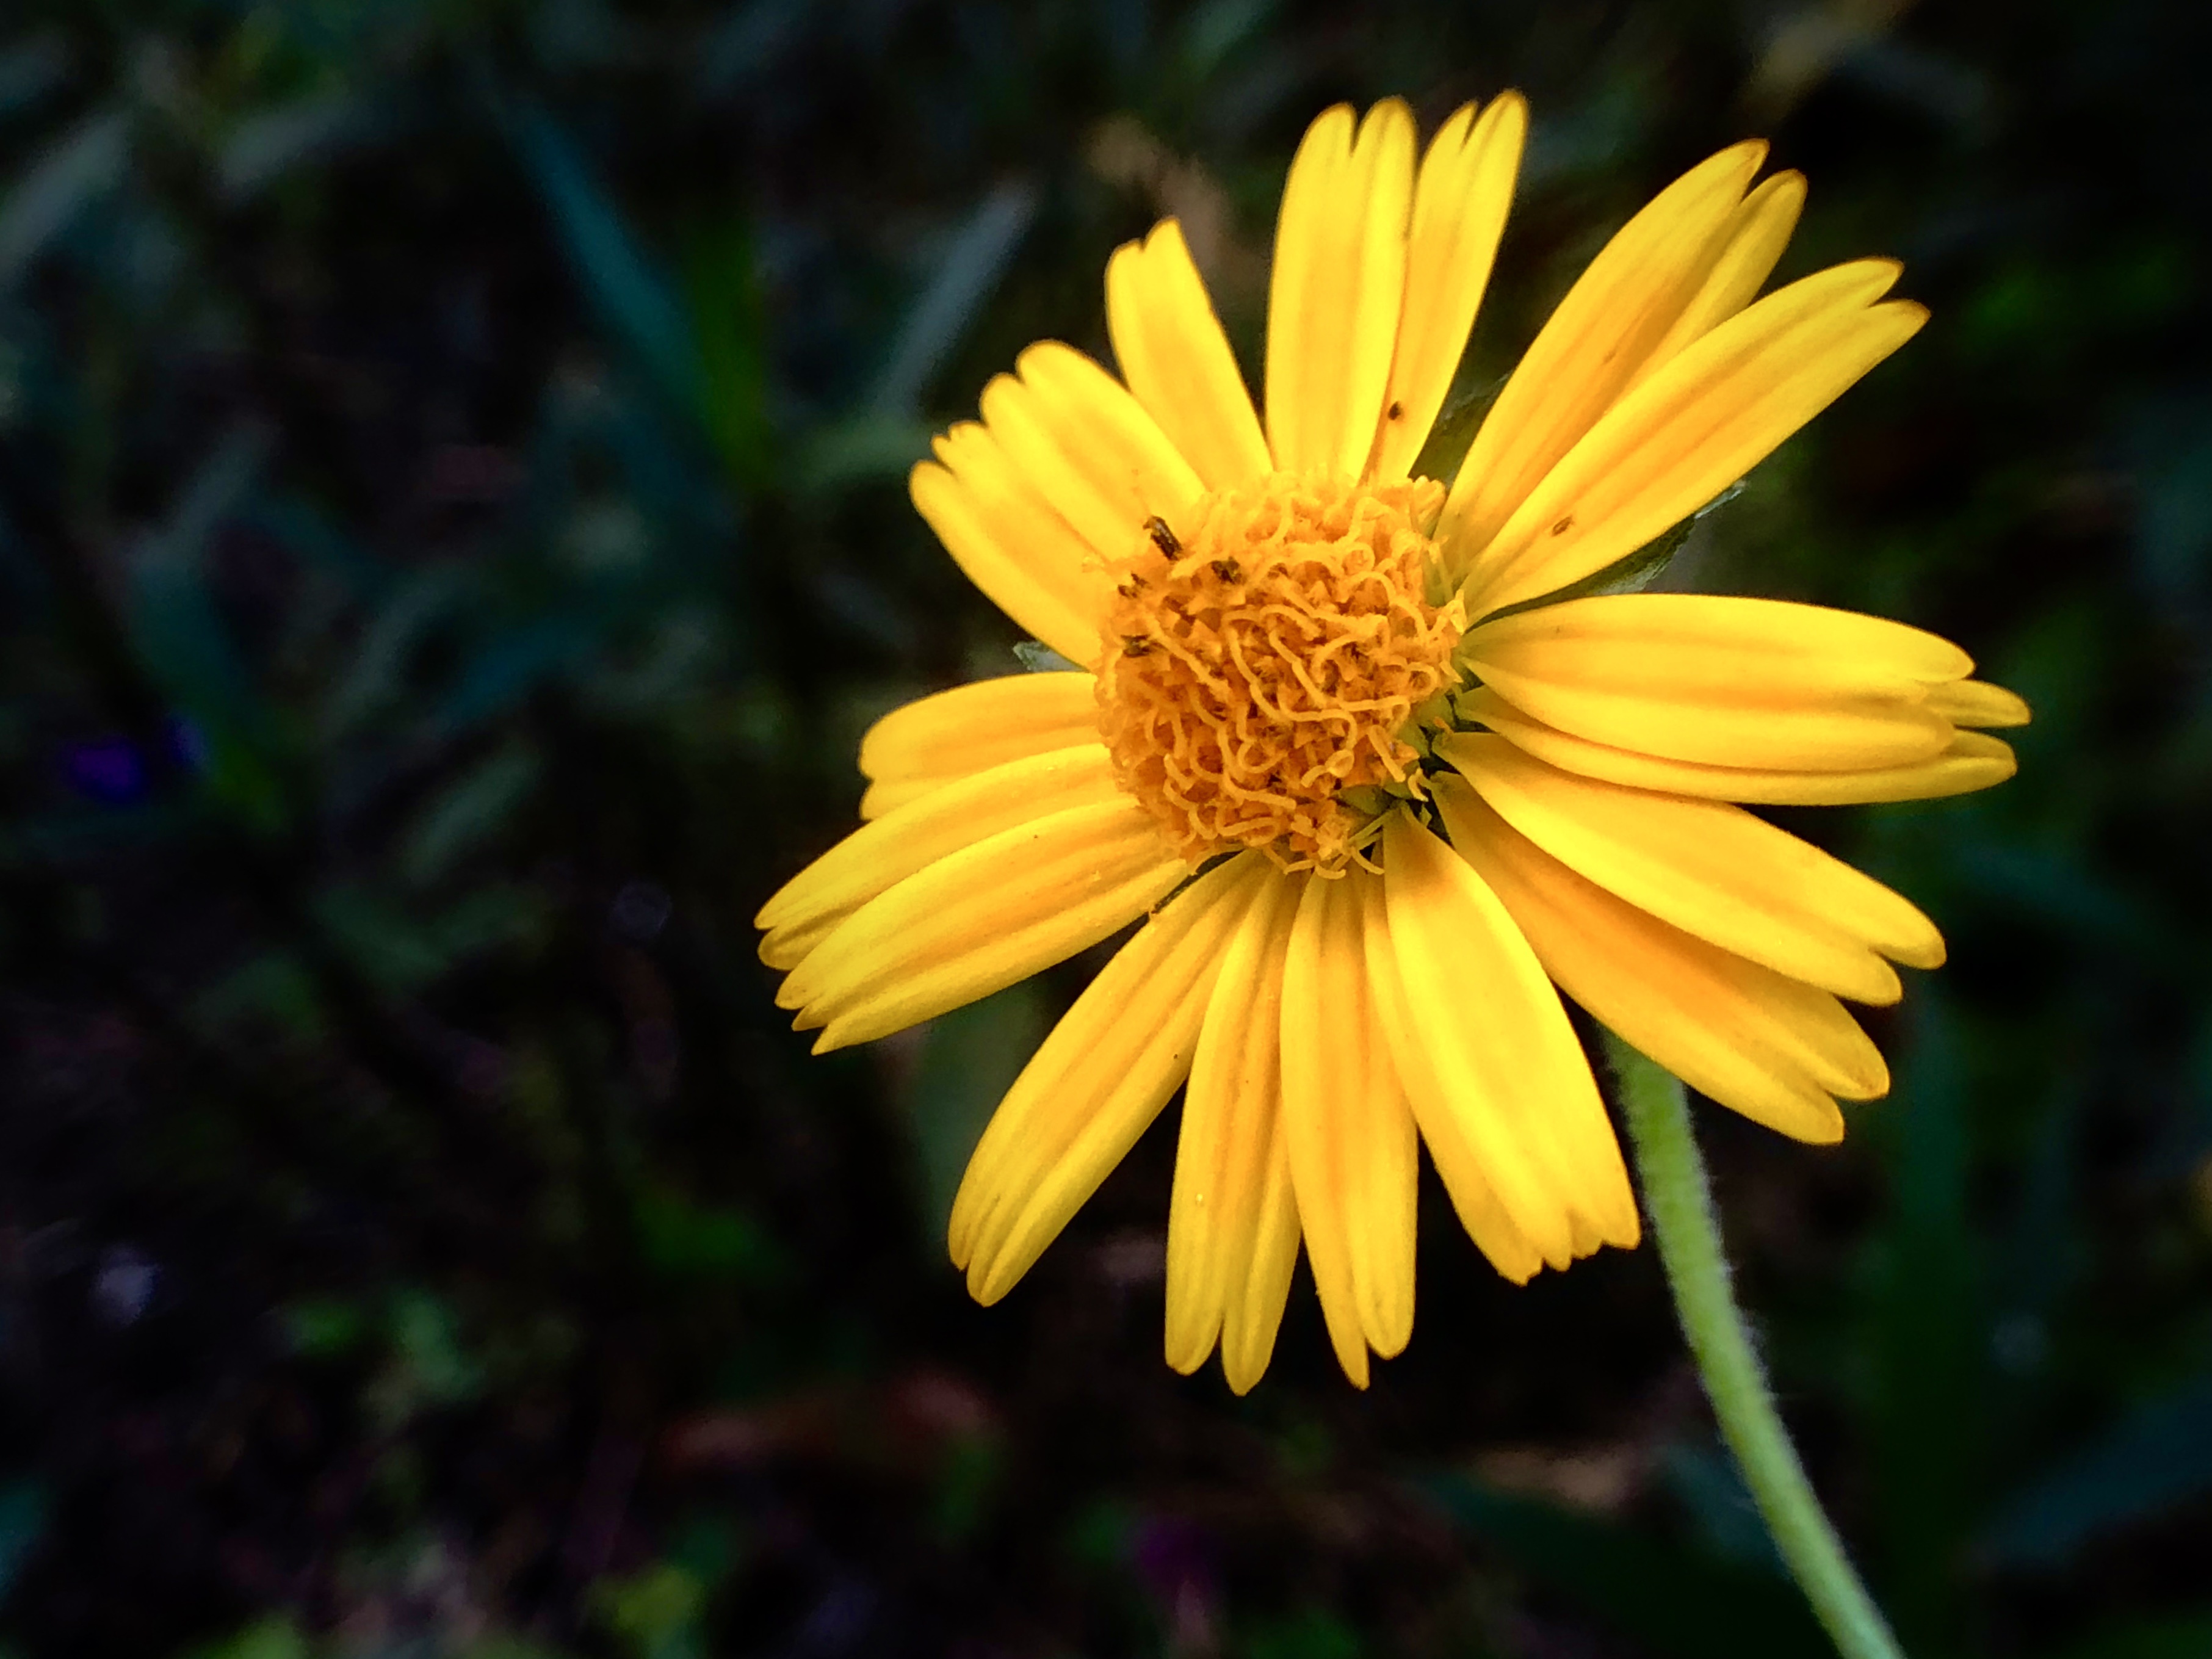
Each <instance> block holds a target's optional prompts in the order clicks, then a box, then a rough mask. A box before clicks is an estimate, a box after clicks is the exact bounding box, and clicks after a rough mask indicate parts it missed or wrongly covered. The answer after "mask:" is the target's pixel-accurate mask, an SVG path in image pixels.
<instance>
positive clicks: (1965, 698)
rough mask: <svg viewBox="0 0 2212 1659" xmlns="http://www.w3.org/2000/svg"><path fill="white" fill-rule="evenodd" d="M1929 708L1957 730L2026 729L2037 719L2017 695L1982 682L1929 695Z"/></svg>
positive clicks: (1956, 685)
mask: <svg viewBox="0 0 2212 1659" xmlns="http://www.w3.org/2000/svg"><path fill="white" fill-rule="evenodd" d="M1928 704H1929V708H1933V709H1935V710H1936V713H1938V714H1941V715H1942V716H1943V718H1944V719H1945V720H1949V721H1950V722H1951V723H1952V724H1953V725H1954V726H2026V725H2027V723H2028V721H2029V720H2033V718H2034V716H2033V714H2030V713H2029V711H2028V707H2027V700H2026V699H2025V698H2023V697H2022V696H2021V695H2020V694H2019V693H2018V692H2016V691H2008V690H2005V689H2004V687H2002V685H1990V684H1987V683H1986V682H1984V681H1982V680H1955V681H1954V682H1953V683H1952V684H1948V685H1943V686H1938V687H1936V689H1935V690H1932V691H1930V692H1929V694H1928Z"/></svg>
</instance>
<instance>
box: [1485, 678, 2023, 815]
mask: <svg viewBox="0 0 2212 1659" xmlns="http://www.w3.org/2000/svg"><path fill="white" fill-rule="evenodd" d="M1460 708H1461V710H1462V713H1463V714H1465V715H1466V716H1467V717H1468V719H1470V720H1475V721H1479V722H1480V724H1482V725H1484V726H1488V727H1489V728H1490V729H1491V730H1492V731H1493V732H1498V734H1499V735H1500V736H1502V737H1506V738H1511V739H1512V740H1513V743H1514V744H1515V745H1516V747H1519V748H1522V749H1525V750H1528V752H1529V753H1530V754H1532V755H1534V757H1536V758H1537V759H1538V760H1541V761H1543V762H1546V763H1548V764H1550V765H1553V766H1556V767H1558V768H1559V769H1561V770H1563V771H1567V772H1579V773H1581V774H1582V775H1583V776H1584V777H1586V778H1603V779H1604V780H1605V781H1607V782H1608V783H1625V784H1626V785H1628V786H1629V787H1631V788H1632V789H1656V790H1659V791H1661V792H1662V793H1667V794H1671V795H1695V796H1698V797H1699V798H1700V799H1705V800H1733V801H1747V802H1751V803H1753V804H1756V805H1771V806H1842V805H1849V804H1850V803H1852V802H1856V801H1881V800H1927V799H1932V798H1934V797H1936V796H1938V795H1963V794H1966V793H1969V792H1971V791H1972V790H1976V789H1987V788H1988V787H1990V785H1992V784H1998V783H2002V782H2003V781H2005V780H2006V779H2007V778H2008V777H2010V776H2011V775H2013V774H2014V773H2015V772H2016V771H2018V770H2019V769H2020V768H2019V763H2018V762H2017V761H2015V759H2014V757H2013V752H2012V750H2011V748H2010V746H2009V745H2008V744H2003V743H2000V742H1999V741H1998V740H1997V739H1996V738H1990V737H1984V736H1983V735H1982V734H1981V733H1980V732H1954V733H1953V734H1952V736H1951V741H1950V743H1949V744H1948V746H1947V747H1946V748H1945V749H1944V750H1943V752H1942V753H1941V754H1939V755H1936V756H1934V757H1931V758H1929V759H1927V760H1924V761H1916V762H1913V763H1911V764H1910V765H1906V766H1890V767H1877V768H1873V769H1866V770H1862V771H1856V772H1784V771H1764V770H1753V769H1748V768H1745V767H1738V766H1702V765H1699V763H1696V762H1694V761H1677V760H1665V759H1662V758H1661V757H1659V756H1657V755H1646V754H1643V753H1640V752H1638V750H1632V749H1615V748H1613V747H1611V746H1609V745H1608V744H1601V743H1592V742H1591V741H1590V740H1589V738H1578V737H1575V736H1573V735H1572V734H1571V733H1569V732H1562V731H1559V730H1558V729H1557V728H1556V727H1553V726H1547V725H1545V724H1544V722H1543V721H1541V720H1536V719H1534V717H1532V716H1531V715H1529V714H1526V713H1524V712H1523V711H1522V710H1521V709H1518V708H1515V707H1514V706H1513V705H1512V704H1511V703H1510V702H1506V701H1505V699H1504V698H1503V697H1501V696H1498V693H1497V692H1496V691H1494V690H1492V689H1491V688H1490V687H1488V686H1481V687H1478V688H1477V689H1476V690H1473V691H1470V692H1466V693H1462V696H1461V698H1460Z"/></svg>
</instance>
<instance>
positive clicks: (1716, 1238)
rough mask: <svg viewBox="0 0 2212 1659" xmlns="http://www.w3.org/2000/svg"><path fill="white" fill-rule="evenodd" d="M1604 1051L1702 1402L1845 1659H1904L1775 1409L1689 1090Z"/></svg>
mask: <svg viewBox="0 0 2212 1659" xmlns="http://www.w3.org/2000/svg"><path fill="white" fill-rule="evenodd" d="M1606 1047H1607V1052H1608V1054H1609V1055H1610V1057H1611V1059H1612V1061H1613V1074H1614V1076H1615V1077H1617V1078H1618V1079H1620V1098H1621V1105H1622V1107H1623V1109H1624V1110H1625V1112H1626V1115H1627V1119H1628V1133H1629V1139H1631V1140H1632V1142H1633V1143H1634V1145H1635V1148H1636V1168H1637V1173H1638V1176H1640V1177H1641V1179H1642V1182H1643V1187H1644V1208H1645V1210H1646V1211H1647V1212H1648V1213H1649V1214H1650V1218H1651V1231H1653V1233H1654V1234H1655V1235H1656V1237H1657V1240H1658V1245H1659V1260H1660V1261H1661V1263H1662V1265H1663V1266H1664V1267H1666V1270H1667V1282H1668V1285H1669V1286H1670V1287H1671V1288H1672V1289H1673V1291H1674V1309H1675V1311H1676V1313H1677V1314H1678V1315H1679V1316H1680V1319H1681V1322H1682V1334H1683V1335H1684V1336H1685V1337H1686V1338H1687V1339H1688V1340H1689V1345H1690V1353H1691V1356H1692V1358H1694V1359H1695V1360H1696V1361H1697V1364H1698V1374H1699V1376H1700V1377H1702V1378H1703V1379H1704V1381H1705V1395H1706V1397H1707V1398H1708V1399H1710V1400H1711V1401H1712V1403H1713V1414H1714V1415H1715V1416H1716V1417H1717V1418H1718V1419H1720V1425H1721V1435H1722V1437H1723V1439H1725V1440H1726V1441H1727V1442H1728V1445H1729V1450H1730V1451H1732V1452H1734V1453H1735V1461H1736V1463H1737V1466H1738V1467H1739V1468H1741V1470H1742V1471H1743V1477H1744V1482H1745V1484H1746V1485H1747V1486H1749V1487H1750V1488H1751V1495H1752V1499H1753V1502H1755V1503H1756V1504H1758V1505H1759V1514H1760V1515H1761V1516H1764V1517H1765V1521H1766V1526H1767V1530H1768V1531H1769V1532H1771V1534H1773V1536H1774V1541H1775V1544H1776V1546H1777V1547H1778V1548H1779V1549H1780V1550H1781V1552H1782V1559H1784V1561H1786V1562H1787V1563H1788V1564H1789V1565H1790V1571H1791V1572H1792V1573H1794V1574H1795V1575H1796V1579H1797V1583H1799V1584H1800V1585H1801V1586H1802V1588H1803V1589H1804V1591H1805V1596H1806V1599H1807V1600H1808V1601H1810V1602H1812V1604H1813V1611H1814V1613H1815V1614H1816V1615H1818V1617H1819V1619H1820V1623H1821V1625H1822V1626H1825V1627H1826V1630H1827V1632H1828V1635H1829V1638H1830V1639H1832V1641H1833V1642H1834V1643H1835V1644H1836V1650H1837V1651H1838V1652H1839V1653H1841V1654H1842V1655H1844V1659H1902V1655H1901V1653H1900V1651H1899V1648H1898V1645H1897V1638H1895V1637H1893V1636H1892V1635H1891V1634H1890V1632H1889V1626H1888V1625H1887V1623H1886V1622H1885V1621H1884V1620H1883V1619H1882V1616H1881V1608H1879V1607H1876V1606H1875V1603H1874V1598H1873V1597H1872V1596H1870V1595H1868V1594H1867V1589H1866V1586H1865V1585H1864V1584H1863V1583H1860V1582H1859V1577H1858V1574H1857V1572H1856V1571H1853V1570H1852V1567H1851V1563H1850V1557H1848V1556H1847V1555H1845V1554H1844V1546H1843V1541H1842V1540H1840V1539H1839V1538H1838V1537H1837V1536H1836V1529H1835V1528H1834V1526H1833V1525H1832V1524H1831V1523H1830V1522H1829V1520H1828V1516H1827V1514H1826V1511H1825V1510H1822V1509H1821V1507H1820V1499H1819V1498H1816V1497H1814V1494H1813V1486H1812V1483H1811V1482H1810V1481H1808V1480H1807V1479H1806V1478H1805V1466H1804V1465H1803V1464H1802V1463H1801V1462H1798V1459H1797V1449H1796V1447H1795V1446H1794V1445H1792V1444H1791V1443H1790V1434H1789V1431H1787V1430H1786V1429H1784V1427H1783V1426H1782V1418H1781V1414H1780V1413H1778V1412H1777V1411H1776V1410H1775V1407H1774V1395H1773V1394H1772V1392H1771V1390H1770V1389H1768V1388H1767V1385H1766V1373H1765V1370H1764V1369H1763V1368H1762V1367H1761V1366H1760V1364H1759V1355H1758V1353H1757V1352H1756V1351H1755V1350H1754V1349H1753V1346H1752V1340H1751V1332H1750V1330H1749V1328H1747V1326H1746V1325H1745V1323H1744V1317H1743V1310H1741V1308H1739V1307H1738V1306H1737V1305H1736V1300H1735V1291H1733V1290H1731V1289H1730V1288H1729V1267H1728V1258H1727V1257H1726V1256H1725V1255H1723V1253H1722V1250H1721V1233H1720V1222H1719V1219H1718V1218H1717V1216H1716V1215H1715V1214H1714V1212H1713V1200H1712V1189H1711V1186H1710V1185H1709V1184H1708V1183H1707V1182H1706V1179H1705V1159H1704V1158H1701V1157H1700V1156H1699V1153H1698V1142H1697V1139H1696V1137H1695V1136H1694V1135H1693V1134H1692V1133H1691V1129H1690V1111H1689V1105H1688V1103H1687V1101H1686V1099H1685V1097H1684V1091H1683V1088H1682V1085H1681V1084H1680V1083H1679V1082H1678V1081H1676V1080H1675V1079H1674V1077H1673V1076H1671V1075H1670V1074H1669V1073H1668V1072H1667V1071H1666V1070H1664V1069H1663V1068H1662V1067H1661V1066H1658V1065H1656V1064H1655V1063H1654V1062H1653V1061H1651V1060H1648V1059H1646V1058H1645V1057H1644V1055H1642V1054H1638V1052H1637V1051H1636V1050H1635V1049H1633V1048H1630V1047H1629V1046H1628V1045H1627V1044H1626V1043H1625V1042H1621V1041H1620V1039H1619V1038H1618V1037H1615V1036H1612V1035H1611V1034H1610V1033H1608V1034H1607V1037H1606Z"/></svg>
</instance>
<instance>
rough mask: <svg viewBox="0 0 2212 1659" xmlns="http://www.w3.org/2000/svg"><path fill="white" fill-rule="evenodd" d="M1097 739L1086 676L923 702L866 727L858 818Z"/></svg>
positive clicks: (1012, 683) (1015, 682)
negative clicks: (863, 780)
mask: <svg viewBox="0 0 2212 1659" xmlns="http://www.w3.org/2000/svg"><path fill="white" fill-rule="evenodd" d="M1097 739H1098V696H1097V681H1096V680H1094V679H1093V678H1091V676H1090V675H1088V674H1008V675H1006V676H1004V677H1003V678H999V679H992V680H977V681H975V683H973V684H969V685H956V686H954V687H953V688H952V689H951V690H949V691H939V692H937V693H935V694H934V695H933V696H927V697H922V698H920V699H918V700H917V701H915V702H910V703H908V704H906V705H905V706H904V707H902V708H894V709H893V710H891V712H890V714H886V715H884V717H883V718H882V719H881V720H878V721H877V722H876V723H875V724H874V725H873V726H870V727H869V728H868V730H867V732H866V735H864V736H863V737H862V738H861V739H860V773H861V775H862V776H864V777H866V778H868V779H869V780H871V781H870V783H869V786H868V791H867V793H866V794H864V795H862V796H861V797H860V816H861V817H864V818H879V817H884V815H885V814H886V813H889V812H891V811H896V809H897V808H899V807H901V806H903V805H906V803H907V802H908V801H911V800H919V799H921V797H922V796H924V795H926V794H927V793H930V792H931V791H932V790H933V789H941V788H943V787H945V785H946V784H948V783H951V782H954V781H957V780H958V779H961V778H964V777H969V776H971V775H974V774H975V773H977V772H981V771H986V770H987V769H990V768H992V767H994V766H1001V765H1004V764H1005V763H1006V762H1008V761H1011V760H1020V759H1023V758H1024V757H1027V756H1030V755H1044V754H1049V753H1050V752H1051V751H1052V750H1055V749H1072V748H1074V747H1075V746H1077V745H1078V744H1083V743H1085V742H1092V743H1095V742H1097Z"/></svg>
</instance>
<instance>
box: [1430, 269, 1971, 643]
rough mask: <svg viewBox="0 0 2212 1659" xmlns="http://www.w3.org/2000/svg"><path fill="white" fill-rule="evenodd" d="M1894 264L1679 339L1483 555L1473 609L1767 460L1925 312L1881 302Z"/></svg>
mask: <svg viewBox="0 0 2212 1659" xmlns="http://www.w3.org/2000/svg"><path fill="white" fill-rule="evenodd" d="M1897 271H1898V267H1897V265H1896V264H1895V263H1894V262H1893V261H1891V260H1887V259H1861V260H1858V261H1856V262H1855V263H1853V264H1846V265H1838V266H1835V267H1834V268H1832V270H1823V271H1820V272H1818V273H1816V274H1815V275H1814V276H1808V277H1806V278H1805V279H1804V280H1803V281H1802V282H1797V283H1791V284H1790V286H1789V287H1787V288H1784V289H1778V290H1777V291H1776V292H1774V293H1772V294H1770V295H1767V296H1766V297H1765V299H1763V300H1761V301H1759V302H1758V303H1757V304H1756V305H1753V306H1752V307H1749V308H1748V309H1747V310H1744V311H1741V312H1739V313H1736V315H1735V316H1734V317H1732V318H1730V319H1729V320H1728V321H1727V322H1725V323H1723V324H1722V325H1720V326H1719V327H1717V328H1716V329H1714V330H1712V331H1711V332H1710V333H1708V334H1706V335H1705V336H1704V337H1702V338H1700V339H1699V340H1697V341H1695V342H1693V343H1692V344H1690V345H1688V346H1686V347H1684V348H1683V349H1681V350H1680V351H1679V352H1677V353H1675V355H1674V356H1673V357H1671V358H1669V359H1668V361H1667V362H1665V363H1664V364H1662V366H1661V367H1660V368H1658V369H1657V370H1656V372H1654V373H1653V374H1652V375H1651V377H1650V379H1649V380H1645V381H1644V384H1643V385H1641V386H1638V387H1637V388H1636V390H1635V391H1633V392H1630V393H1628V394H1627V395H1626V397H1624V398H1621V399H1620V402H1619V403H1617V404H1613V407H1612V408H1611V409H1609V410H1607V411H1606V412H1605V414H1604V415H1603V416H1601V418H1600V419H1599V421H1598V422H1597V423H1596V424H1595V426H1593V427H1591V428H1590V429H1589V432H1588V433H1587V434H1586V435H1584V436H1583V439H1582V440H1581V441H1579V442H1578V443H1577V444H1576V445H1575V447H1573V448H1572V449H1571V450H1570V451H1569V452H1568V453H1566V454H1565V456H1564V457H1562V458H1561V459H1560V460H1559V464H1558V465H1555V466H1554V467H1553V468H1552V469H1551V471H1549V472H1547V473H1546V474H1545V476H1544V480H1543V482H1542V483H1540V484H1538V485H1537V486H1536V487H1535V488H1534V489H1532V490H1530V491H1529V492H1528V496H1527V499H1525V500H1523V501H1522V502H1521V503H1520V504H1519V505H1518V506H1517V507H1515V509H1514V512H1513V516H1512V517H1511V518H1510V519H1509V520H1506V522H1505V524H1504V526H1503V527H1501V528H1500V529H1499V531H1498V533H1497V535H1496V536H1495V537H1494V538H1492V540H1491V541H1490V542H1489V543H1488V544H1487V545H1486V546H1485V547H1484V548H1483V550H1481V552H1480V554H1479V555H1477V556H1475V557H1474V562H1473V564H1472V567H1471V568H1470V570H1469V574H1468V582H1467V593H1468V613H1469V614H1470V615H1474V616H1480V615H1482V614H1484V613H1486V612H1488V611H1495V610H1499V609H1502V608H1503V607H1504V606H1506V605H1518V604H1520V603H1521V602H1522V601H1523V600H1526V599H1536V598H1538V597H1540V596H1541V595H1543V594H1546V593H1550V592H1556V591H1557V590H1558V589H1559V588H1562V587H1565V586H1567V585H1568V584H1569V583H1570V582H1575V581H1579V580H1582V579H1583V577H1584V576H1588V575H1590V574H1593V573H1595V572H1596V571H1599V570H1602V569H1603V568H1605V567H1606V566H1607V565H1609V564H1612V563H1613V562H1615V561H1616V560H1620V559H1623V558H1626V556H1628V555H1629V554H1631V553H1633V552H1634V551H1636V550H1637V549H1638V548H1639V547H1642V546H1644V544H1646V543H1648V542H1650V541H1652V540H1654V539H1656V538H1657V537H1659V536H1661V535H1663V534H1664V533H1665V532H1667V531H1668V530H1669V529H1670V528H1672V527H1673V526H1674V525H1676V524H1678V523H1680V521H1681V520H1684V519H1686V518H1687V517H1688V516H1689V515H1690V514H1691V513H1694V512H1696V511H1697V510H1698V509H1699V507H1703V506H1705V504H1706V503H1707V502H1708V501H1711V500H1712V499H1713V497H1714V496H1716V495H1719V494H1720V493H1721V491H1722V490H1723V489H1727V488H1728V486H1729V484H1731V483H1735V481H1736V480H1737V479H1738V478H1741V477H1742V476H1743V475H1744V474H1745V473H1747V472H1748V471H1750V470H1751V469H1752V468H1753V466H1755V465H1758V463H1759V462H1760V461H1761V460H1764V459H1765V458H1766V456H1767V455H1768V454H1769V453H1771V452H1772V451H1773V450H1774V449H1775V448H1776V447H1778V445H1780V444H1781V442H1782V441H1783V440H1784V439H1785V438H1787V437H1789V436H1790V435H1791V434H1792V433H1794V432H1796V430H1797V428H1799V427H1801V426H1802V425H1804V424H1805V422H1808V421H1809V420H1811V419H1812V418H1813V417H1814V416H1815V415H1817V414H1819V413H1820V411H1821V410H1824V409H1826V407H1827V406H1828V405H1829V404H1832V403H1833V402H1834V401H1835V400H1836V399H1837V398H1838V397H1840V396H1842V395H1843V393H1844V392H1845V391H1846V390H1847V389H1848V388H1849V387H1850V386H1851V385H1852V384H1853V383H1854V382H1856V381H1857V380H1858V379H1859V378H1860V376H1862V375H1863V374H1865V373H1866V372H1867V371H1868V370H1869V369H1870V368H1873V367H1874V366H1875V364H1876V363H1878V362H1881V360H1882V359H1883V358H1885V357H1887V356H1889V354H1890V353H1891V352H1893V351H1894V350H1896V349H1897V348H1898V347H1899V346H1901V345H1903V344H1904V343H1905V342H1906V341H1907V340H1909V339H1911V337H1913V335H1915V334H1917V333H1918V332H1919V331H1920V325H1922V324H1923V323H1924V322H1926V321H1927V320H1928V313H1927V312H1926V310H1925V309H1924V308H1923V307H1920V306H1917V305H1914V304H1911V303H1910V302H1907V301H1888V302H1887V303H1882V304H1876V303H1875V301H1877V300H1878V299H1880V297H1881V295H1882V294H1884V293H1886V292H1887V290H1888V289H1889V288H1890V286H1891V284H1892V283H1894V282H1895V281H1896V280H1897ZM1493 418H1494V417H1493Z"/></svg>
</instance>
